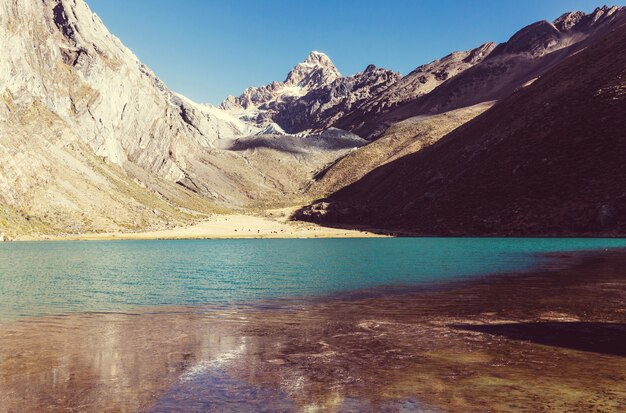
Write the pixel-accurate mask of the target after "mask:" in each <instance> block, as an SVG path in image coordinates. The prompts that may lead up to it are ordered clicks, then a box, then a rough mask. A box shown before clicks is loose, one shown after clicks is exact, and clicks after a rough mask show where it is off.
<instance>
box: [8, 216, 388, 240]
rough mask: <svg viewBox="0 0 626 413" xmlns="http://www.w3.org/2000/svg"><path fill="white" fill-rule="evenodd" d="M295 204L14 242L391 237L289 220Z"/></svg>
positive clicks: (37, 237)
mask: <svg viewBox="0 0 626 413" xmlns="http://www.w3.org/2000/svg"><path fill="white" fill-rule="evenodd" d="M291 210H292V208H285V209H281V210H273V211H272V213H273V214H277V216H268V214H267V213H266V214H262V215H261V214H259V215H247V214H230V215H213V216H211V217H210V218H209V219H207V220H205V221H202V222H199V223H196V224H192V225H189V226H186V227H176V228H169V229H161V230H151V231H142V232H121V231H118V232H102V233H84V234H63V235H36V236H33V235H23V236H18V237H15V238H14V239H12V240H11V242H30V241H113V240H194V239H315V238H388V237H389V235H382V234H377V233H374V232H370V231H367V230H365V229H363V230H361V229H340V228H330V227H324V226H321V225H318V224H314V223H310V222H302V221H291V220H289V215H290V214H289V212H290V211H291Z"/></svg>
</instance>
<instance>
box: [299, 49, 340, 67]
mask: <svg viewBox="0 0 626 413" xmlns="http://www.w3.org/2000/svg"><path fill="white" fill-rule="evenodd" d="M301 64H304V65H314V66H325V67H335V65H334V64H333V62H332V60H330V57H328V55H327V54H326V53H323V52H318V51H317V50H313V51H312V52H311V53H309V55H308V56H307V58H306V59H305V60H304V62H302V63H301Z"/></svg>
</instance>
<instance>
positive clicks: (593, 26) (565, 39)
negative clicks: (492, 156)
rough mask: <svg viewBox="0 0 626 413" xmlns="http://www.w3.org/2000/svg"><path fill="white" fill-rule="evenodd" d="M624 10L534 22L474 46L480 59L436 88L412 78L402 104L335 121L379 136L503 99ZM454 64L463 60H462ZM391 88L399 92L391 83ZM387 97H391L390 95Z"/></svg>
mask: <svg viewBox="0 0 626 413" xmlns="http://www.w3.org/2000/svg"><path fill="white" fill-rule="evenodd" d="M619 10H620V8H619V7H616V6H614V7H608V6H604V7H599V8H597V9H596V10H594V11H593V12H592V13H590V14H585V13H582V12H572V13H566V14H564V15H563V16H561V17H559V18H558V19H557V20H555V21H554V22H548V21H540V22H537V23H534V24H531V25H529V26H527V27H525V28H523V29H521V30H520V31H518V32H517V33H515V34H514V35H513V36H512V37H511V38H510V39H509V40H508V41H507V42H505V43H502V44H500V45H497V46H495V47H494V45H493V44H486V45H483V46H481V47H479V48H478V49H476V50H475V51H472V52H469V53H470V55H473V56H474V58H473V61H474V62H475V64H468V63H465V62H464V59H465V58H463V59H461V62H464V63H465V65H463V66H460V69H463V70H457V71H456V74H455V75H452V76H448V77H447V78H446V80H445V81H443V82H441V84H438V85H436V87H435V88H433V89H431V91H430V93H424V94H421V93H419V92H418V93H414V92H411V89H412V88H414V87H413V86H411V85H410V84H409V88H408V90H404V91H401V92H399V95H400V96H406V98H404V97H401V98H399V99H396V102H398V104H396V105H387V106H386V107H383V106H382V105H378V108H380V110H378V109H375V110H372V108H371V107H370V106H367V105H365V106H363V109H356V110H355V111H353V112H352V113H350V114H348V115H346V116H345V117H344V118H343V119H341V120H339V121H338V122H337V123H336V124H335V126H337V127H339V128H342V129H346V130H350V131H352V132H354V133H357V134H358V135H360V136H362V137H364V138H367V139H373V138H376V137H378V136H380V134H381V133H382V132H383V131H384V130H385V129H386V128H387V127H389V126H390V125H392V124H393V123H395V122H397V121H400V120H403V119H407V118H409V117H411V116H416V115H424V114H434V113H443V112H447V111H449V110H453V109H457V108H462V107H467V106H471V105H475V104H477V103H481V102H487V101H493V100H499V99H503V98H505V97H507V96H509V95H510V94H511V93H513V92H514V91H515V90H517V89H519V88H521V87H523V86H524V85H526V84H528V83H530V82H532V81H534V80H535V79H537V78H538V77H540V76H542V75H543V74H544V73H545V72H546V71H548V70H550V69H551V68H552V67H554V66H555V65H557V64H558V63H560V62H561V61H563V60H565V59H567V58H568V57H569V56H572V55H574V54H576V53H578V52H579V51H580V50H583V49H584V48H585V47H587V45H588V44H590V43H591V42H594V41H595V39H596V38H598V37H600V36H602V35H603V34H604V33H605V32H606V31H607V30H610V29H611V27H612V23H613V22H614V20H615V16H616V13H617V12H618V11H619ZM466 53H467V52H466ZM461 57H462V55H461ZM442 60H446V59H442ZM435 63H436V65H439V64H441V63H438V62H435ZM452 64H453V65H454V66H456V65H458V64H459V63H458V60H457V62H454V61H453V62H452ZM418 71H419V69H418ZM450 74H452V73H450ZM408 77H409V76H407V78H408ZM388 93H389V94H390V93H393V92H392V90H391V89H390V91H389V92H388ZM381 99H382V101H387V100H388V99H387V98H385V97H381ZM372 105H373V106H374V107H376V105H375V104H372Z"/></svg>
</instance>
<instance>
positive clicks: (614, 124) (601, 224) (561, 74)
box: [299, 8, 626, 236]
mask: <svg viewBox="0 0 626 413" xmlns="http://www.w3.org/2000/svg"><path fill="white" fill-rule="evenodd" d="M607 18H610V23H609V21H607V20H606V19H607ZM602 21H604V22H605V23H604V24H605V30H603V31H602V32H596V35H594V36H583V37H586V38H587V41H586V42H585V43H584V45H585V47H584V48H578V49H577V50H578V53H575V54H571V53H570V54H569V56H568V57H567V58H566V59H559V61H558V63H555V64H554V65H553V66H552V67H551V68H550V69H548V70H546V71H545V72H542V75H541V76H540V77H539V78H538V79H537V80H536V81H535V82H533V83H532V84H530V85H528V86H526V87H524V88H521V89H519V90H517V91H515V92H514V93H512V95H510V96H509V97H507V98H505V99H503V100H501V101H500V102H498V103H497V104H495V105H494V106H493V107H492V108H491V109H489V110H487V111H485V112H484V113H483V114H482V115H479V116H477V117H476V118H474V119H473V120H471V121H469V122H467V123H465V124H464V125H462V126H460V127H459V128H457V129H456V130H455V131H452V132H451V133H449V134H448V135H447V136H445V137H443V138H441V139H440V140H438V141H437V142H436V143H434V144H432V145H430V146H427V147H425V148H424V149H422V150H418V151H416V152H414V153H413V154H410V155H408V156H405V157H402V158H400V159H397V160H394V161H392V162H389V163H387V164H385V165H383V166H381V167H378V168H376V169H374V170H373V171H371V172H370V173H368V174H367V175H365V176H364V177H363V178H362V179H360V180H358V181H357V182H355V183H353V184H351V185H348V186H346V187H345V188H343V189H341V190H339V191H338V192H336V193H335V194H333V195H332V196H330V197H328V198H327V199H325V200H323V201H322V202H318V203H315V204H314V205H312V206H310V207H308V208H305V209H303V210H302V211H301V212H300V214H299V217H300V218H301V219H311V220H317V221H322V222H327V223H330V224H331V225H332V224H338V225H346V224H350V225H354V224H359V225H367V226H371V227H377V228H384V229H387V230H396V231H400V232H402V231H407V232H411V233H419V234H427V235H524V236H527V235H599V234H602V235H622V236H623V235H624V234H625V233H626V192H625V189H624V188H625V187H626V186H625V184H626V166H625V164H624V161H623V160H624V159H626V134H624V119H626V11H624V10H618V9H614V8H603V9H598V10H597V11H596V12H595V13H594V14H592V15H591V17H590V16H587V15H583V14H580V13H574V14H568V15H565V16H563V17H562V18H560V19H559V20H557V21H556V22H555V23H554V24H543V23H542V24H540V28H541V27H542V28H541V30H540V32H543V33H552V35H551V36H552V39H553V40H551V41H550V42H549V43H547V44H546V43H545V35H543V34H542V35H541V36H540V38H538V37H536V36H534V35H529V34H528V33H529V30H525V31H524V32H522V33H521V34H518V35H517V36H514V39H513V40H512V41H510V42H509V43H508V44H505V45H503V46H501V47H500V46H499V47H498V48H496V49H495V50H494V51H493V52H492V54H491V56H494V54H495V57H493V59H498V60H499V59H500V56H503V55H506V54H507V53H509V52H510V51H511V50H515V51H519V50H525V53H527V54H532V53H538V54H539V55H542V54H543V53H544V52H543V51H542V50H544V49H545V48H546V47H548V48H551V47H559V44H558V43H554V41H562V40H563V39H564V38H565V37H564V34H563V32H562V30H569V32H568V33H569V34H568V36H571V37H573V36H574V35H575V33H577V30H579V29H577V28H580V32H578V33H586V30H588V28H589V27H594V26H595V25H596V24H598V23H599V22H602ZM607 23H608V24H610V25H608V26H607V25H606V24H607ZM579 25H583V26H582V27H581V26H579ZM535 29H536V28H534V29H532V30H531V31H532V32H534V31H535ZM571 37H569V38H570V39H571ZM554 39H556V40H554ZM537 44H539V45H541V47H537ZM520 45H523V47H521V46H520ZM490 59H491V57H490ZM470 70H473V69H470ZM468 72H469V70H468V71H466V72H465V73H468ZM366 148H367V147H366ZM362 150H363V149H362Z"/></svg>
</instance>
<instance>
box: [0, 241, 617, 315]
mask: <svg viewBox="0 0 626 413" xmlns="http://www.w3.org/2000/svg"><path fill="white" fill-rule="evenodd" d="M616 247H626V239H526V238H525V239H502V238H493V239H492V238H477V239H471V238H397V239H288V240H189V241H180V240H179V241H88V242H25V243H0V321H8V320H13V319H16V318H19V317H27V316H40V315H52V314H64V313H69V312H100V311H102V312H117V311H128V310H132V309H133V308H138V307H145V306H150V307H152V306H161V305H195V304H207V305H217V306H221V305H232V304H241V303H250V302H254V301H255V300H259V299H271V298H281V297H299V296H306V297H316V296H323V295H326V294H331V293H336V292H345V291H350V290H360V289H368V288H373V287H380V286H411V285H417V284H421V283H425V282H432V281H440V280H449V279H454V278H460V277H471V276H477V275H486V274H491V273H499V272H507V271H522V270H528V269H532V268H535V267H536V266H537V265H540V264H541V263H542V262H544V260H546V259H547V258H546V257H545V256H543V255H542V254H543V253H549V252H566V251H580V250H594V249H606V248H616Z"/></svg>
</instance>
